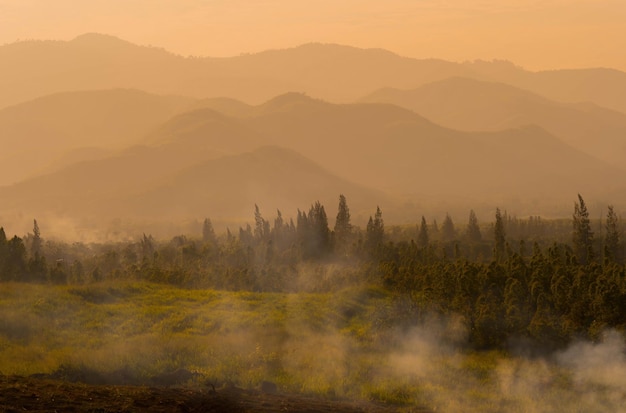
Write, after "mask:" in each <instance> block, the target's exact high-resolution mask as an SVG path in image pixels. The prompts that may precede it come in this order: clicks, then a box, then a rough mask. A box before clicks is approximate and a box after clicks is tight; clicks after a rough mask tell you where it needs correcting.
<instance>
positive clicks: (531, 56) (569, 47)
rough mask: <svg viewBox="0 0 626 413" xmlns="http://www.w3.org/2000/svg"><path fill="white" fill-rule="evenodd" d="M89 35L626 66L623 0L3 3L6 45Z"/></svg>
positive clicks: (532, 64)
mask: <svg viewBox="0 0 626 413" xmlns="http://www.w3.org/2000/svg"><path fill="white" fill-rule="evenodd" d="M86 32H99V33H106V34H111V35H115V36H118V37H121V38H123V39H125V40H128V41H131V42H133V43H138V44H142V45H153V46H159V47H164V48H165V49H168V50H170V51H172V52H175V53H179V54H183V55H202V56H232V55H238V54H240V53H246V52H258V51H261V50H265V49H270V48H286V47H293V46H297V45H300V44H302V43H308V42H323V43H340V44H347V45H353V46H358V47H381V48H385V49H389V50H391V51H394V52H396V53H399V54H402V55H405V56H411V57H417V58H430V57H435V58H443V59H446V60H454V61H461V60H474V59H477V58H479V59H487V60H490V59H494V58H495V59H507V60H511V61H513V62H515V63H517V64H519V65H520V66H523V67H526V68H528V69H546V68H562V67H595V66H604V67H614V68H619V69H621V70H626V0H311V1H309V0H54V1H53V0H0V44H3V43H10V42H14V41H16V40H18V39H22V40H24V39H58V40H70V39H72V38H74V37H76V36H77V35H79V34H82V33H86Z"/></svg>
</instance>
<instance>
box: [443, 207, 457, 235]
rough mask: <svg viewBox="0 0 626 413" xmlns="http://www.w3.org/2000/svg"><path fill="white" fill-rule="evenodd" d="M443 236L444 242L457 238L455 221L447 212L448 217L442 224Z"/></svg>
mask: <svg viewBox="0 0 626 413" xmlns="http://www.w3.org/2000/svg"><path fill="white" fill-rule="evenodd" d="M441 237H442V239H443V241H444V242H450V241H452V240H454V239H455V238H456V229H455V228H454V222H452V218H451V217H450V214H448V213H446V218H445V219H444V220H443V224H441Z"/></svg>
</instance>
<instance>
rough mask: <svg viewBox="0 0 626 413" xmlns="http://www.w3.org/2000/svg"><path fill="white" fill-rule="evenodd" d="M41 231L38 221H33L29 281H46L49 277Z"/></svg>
mask: <svg viewBox="0 0 626 413" xmlns="http://www.w3.org/2000/svg"><path fill="white" fill-rule="evenodd" d="M42 244H43V242H42V240H41V231H40V230H39V224H38V223H37V220H36V219H34V220H33V237H32V240H31V244H30V259H29V260H28V272H29V279H30V280H32V281H45V279H46V277H47V272H48V269H47V265H46V258H45V257H44V255H43V253H42Z"/></svg>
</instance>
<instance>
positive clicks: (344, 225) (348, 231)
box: [333, 194, 352, 253]
mask: <svg viewBox="0 0 626 413" xmlns="http://www.w3.org/2000/svg"><path fill="white" fill-rule="evenodd" d="M333 233H334V237H335V249H336V250H337V252H340V253H345V252H346V251H347V247H348V245H349V243H350V240H351V238H352V224H351V223H350V208H348V203H347V202H346V197H345V196H344V195H343V194H341V195H339V207H338V209H337V218H336V219H335V227H334V229H333Z"/></svg>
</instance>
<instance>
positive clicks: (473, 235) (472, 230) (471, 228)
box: [466, 209, 483, 243]
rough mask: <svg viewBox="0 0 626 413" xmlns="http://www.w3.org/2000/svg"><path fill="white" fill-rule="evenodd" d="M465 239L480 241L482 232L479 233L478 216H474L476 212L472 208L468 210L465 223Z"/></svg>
mask: <svg viewBox="0 0 626 413" xmlns="http://www.w3.org/2000/svg"><path fill="white" fill-rule="evenodd" d="M466 233H467V239H468V240H469V241H470V242H475V243H477V242H480V241H482V238H483V236H482V234H481V233H480V227H479V226H478V218H476V214H475V213H474V210H473V209H472V210H470V213H469V221H468V223H467V231H466Z"/></svg>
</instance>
